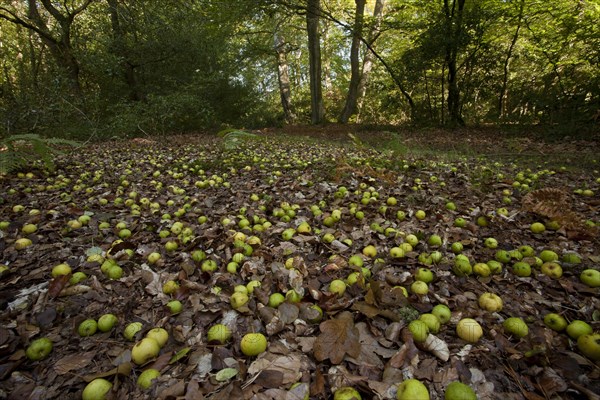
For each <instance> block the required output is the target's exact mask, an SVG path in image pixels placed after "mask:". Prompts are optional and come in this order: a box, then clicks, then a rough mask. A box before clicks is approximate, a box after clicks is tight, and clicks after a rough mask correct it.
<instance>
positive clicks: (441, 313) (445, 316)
mask: <svg viewBox="0 0 600 400" xmlns="http://www.w3.org/2000/svg"><path fill="white" fill-rule="evenodd" d="M431 313H432V314H433V315H435V316H436V317H438V319H439V320H440V323H442V324H445V323H447V322H448V321H450V318H451V317H452V312H451V311H450V308H448V306H447V305H445V304H437V305H436V306H435V307H433V309H432V310H431Z"/></svg>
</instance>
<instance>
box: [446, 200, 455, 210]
mask: <svg viewBox="0 0 600 400" xmlns="http://www.w3.org/2000/svg"><path fill="white" fill-rule="evenodd" d="M446 210H448V211H456V204H454V203H453V202H451V201H449V202H447V203H446Z"/></svg>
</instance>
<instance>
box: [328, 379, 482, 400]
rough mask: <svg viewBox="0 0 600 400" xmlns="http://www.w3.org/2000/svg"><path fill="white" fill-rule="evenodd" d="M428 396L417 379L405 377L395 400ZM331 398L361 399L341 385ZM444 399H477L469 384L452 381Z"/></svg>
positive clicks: (418, 398) (351, 390) (335, 399)
mask: <svg viewBox="0 0 600 400" xmlns="http://www.w3.org/2000/svg"><path fill="white" fill-rule="evenodd" d="M430 398H431V397H430V394H429V389H427V386H426V385H425V384H424V383H423V382H421V381H420V380H418V379H414V378H411V379H406V380H404V381H402V382H401V383H400V384H399V385H398V386H397V390H396V399H397V400H430ZM333 400H362V396H361V394H360V393H359V392H358V391H357V390H356V389H354V388H353V387H351V386H343V387H341V388H339V389H337V390H336V391H335V392H334V393H333ZM444 400H477V394H476V393H475V391H474V390H473V388H471V387H470V386H469V385H466V384H464V383H462V382H459V381H452V382H450V383H449V384H448V385H446V388H445V391H444Z"/></svg>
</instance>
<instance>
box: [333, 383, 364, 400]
mask: <svg viewBox="0 0 600 400" xmlns="http://www.w3.org/2000/svg"><path fill="white" fill-rule="evenodd" d="M333 400H362V397H361V395H360V393H358V392H357V391H356V389H354V388H353V387H350V386H342V387H341V388H339V389H337V390H336V391H335V392H333Z"/></svg>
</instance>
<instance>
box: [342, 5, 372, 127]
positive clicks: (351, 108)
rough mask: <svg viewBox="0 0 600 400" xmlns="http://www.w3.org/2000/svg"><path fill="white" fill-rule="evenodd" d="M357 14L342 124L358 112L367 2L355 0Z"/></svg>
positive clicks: (355, 16)
mask: <svg viewBox="0 0 600 400" xmlns="http://www.w3.org/2000/svg"><path fill="white" fill-rule="evenodd" d="M355 2H356V12H355V15H354V29H353V32H352V45H351V47H350V69H351V75H350V84H349V87H348V94H347V96H346V103H345V105H344V109H343V110H342V113H341V115H340V117H339V119H338V121H339V122H340V123H342V124H346V123H348V120H349V119H350V117H351V116H352V115H353V114H354V113H355V112H356V105H357V102H358V94H359V90H358V89H359V84H360V76H361V70H360V60H359V57H360V46H361V44H362V41H361V37H362V34H363V23H364V13H365V2H366V1H365V0H355Z"/></svg>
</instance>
